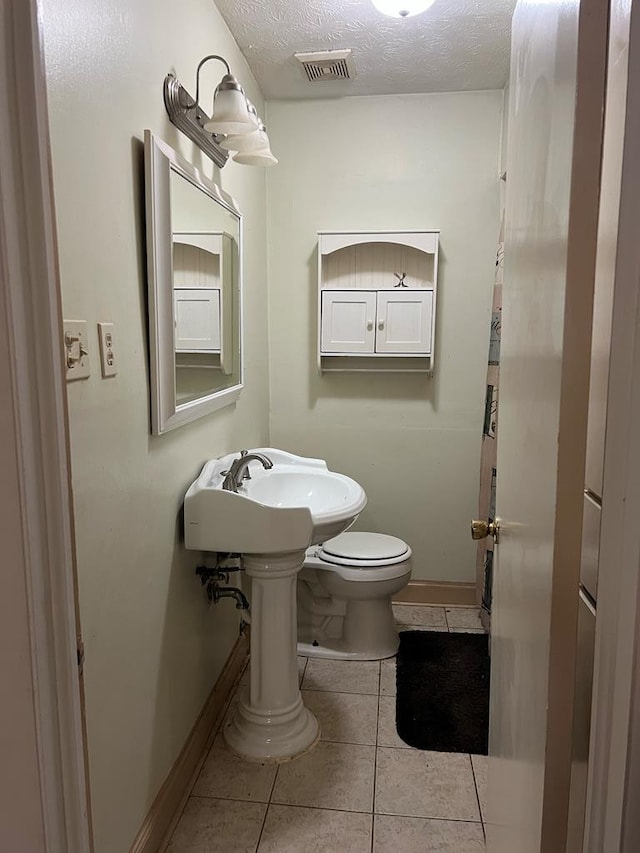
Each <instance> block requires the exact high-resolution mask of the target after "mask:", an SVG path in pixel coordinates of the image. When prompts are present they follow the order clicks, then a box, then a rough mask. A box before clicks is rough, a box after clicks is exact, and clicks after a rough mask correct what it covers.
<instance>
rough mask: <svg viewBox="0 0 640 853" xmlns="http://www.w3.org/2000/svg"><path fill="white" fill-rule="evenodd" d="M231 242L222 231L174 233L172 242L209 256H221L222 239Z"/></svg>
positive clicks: (228, 236) (229, 237) (227, 235)
mask: <svg viewBox="0 0 640 853" xmlns="http://www.w3.org/2000/svg"><path fill="white" fill-rule="evenodd" d="M225 238H226V239H227V240H231V236H230V235H229V234H226V233H225V232H224V231H174V232H173V242H174V243H180V244H182V245H183V246H194V247H195V248H196V249H201V250H202V251H203V252H209V254H210V255H221V254H222V253H223V249H222V245H223V241H224V239H225Z"/></svg>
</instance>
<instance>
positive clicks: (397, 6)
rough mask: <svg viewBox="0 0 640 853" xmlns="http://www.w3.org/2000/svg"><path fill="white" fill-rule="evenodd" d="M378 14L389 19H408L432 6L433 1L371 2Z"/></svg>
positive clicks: (378, 0)
mask: <svg viewBox="0 0 640 853" xmlns="http://www.w3.org/2000/svg"><path fill="white" fill-rule="evenodd" d="M371 2H372V3H373V5H374V6H375V7H376V9H377V10H378V12H382V14H383V15H389V17H391V18H410V17H412V15H420V14H421V13H422V12H426V10H427V9H428V8H429V7H430V6H433V4H434V2H435V0H371Z"/></svg>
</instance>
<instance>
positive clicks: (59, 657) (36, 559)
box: [0, 0, 92, 853]
mask: <svg viewBox="0 0 640 853" xmlns="http://www.w3.org/2000/svg"><path fill="white" fill-rule="evenodd" d="M40 2H42V0H28V2H23V0H7V2H5V3H4V4H3V6H2V10H1V11H0V55H1V56H3V60H2V70H3V74H2V75H1V76H0V110H1V112H2V116H3V121H2V122H0V325H1V326H2V327H3V328H2V335H3V336H5V341H6V344H7V347H6V348H7V350H8V357H7V358H6V359H4V360H3V361H2V364H0V378H1V379H2V385H3V387H4V388H5V389H7V391H8V393H7V395H6V396H7V397H8V399H3V401H2V405H3V407H6V408H7V409H8V411H9V417H8V419H5V420H4V421H3V423H4V424H5V425H6V424H11V425H12V427H13V429H11V427H5V429H4V430H3V432H4V434H2V435H0V469H1V470H3V471H6V472H10V474H11V473H15V477H13V476H11V475H10V476H7V477H5V476H3V477H1V478H0V503H1V505H2V506H3V507H5V508H8V509H10V510H11V511H13V512H15V514H16V516H17V517H18V518H19V519H20V524H19V525H17V526H16V529H14V530H10V531H9V536H8V541H6V542H5V543H4V544H3V549H6V551H5V553H9V554H10V555H11V560H12V562H11V572H12V573H13V576H14V577H18V578H19V577H20V575H21V576H22V581H21V583H17V584H16V588H17V587H20V590H21V595H22V599H21V600H22V603H23V604H25V608H24V614H25V615H24V616H20V617H16V619H18V618H19V620H20V621H19V622H16V625H19V627H20V630H21V631H22V630H23V632H24V635H25V637H26V643H25V648H26V653H25V654H24V656H23V658H22V661H21V667H20V671H21V672H23V673H24V672H25V670H26V678H27V681H28V683H29V690H28V691H25V692H21V691H20V690H18V689H16V687H15V684H7V683H6V682H5V683H4V684H1V683H0V690H2V696H3V700H2V702H3V709H2V714H3V718H4V715H5V714H6V717H7V719H8V720H9V721H10V722H11V721H12V722H13V724H15V721H16V720H18V721H19V720H20V719H21V716H20V712H21V709H24V710H25V711H26V709H29V714H30V715H31V718H32V719H33V723H32V725H31V729H32V731H31V736H32V740H33V742H34V743H35V752H34V756H35V757H34V761H33V775H32V778H33V780H34V782H33V798H34V800H33V802H34V805H33V809H34V810H36V809H39V819H40V820H41V823H42V835H43V837H44V849H46V850H47V851H48V853H87V851H90V850H91V849H92V841H91V830H90V812H89V794H88V774H87V770H86V753H85V738H84V720H83V702H82V684H81V675H80V667H79V661H78V648H79V620H78V615H77V594H76V592H77V590H76V574H75V552H74V537H73V507H72V496H71V476H70V464H69V433H68V416H67V407H66V392H65V377H64V363H63V353H62V349H63V348H62V309H61V291H60V281H59V275H58V258H57V244H56V231H55V215H54V203H53V189H52V171H51V161H50V145H49V130H48V112H47V98H46V83H45V70H44V56H43V43H42V32H41V30H40V22H41V15H40V14H39V11H40V9H39V3H40ZM16 484H17V488H16ZM12 604H13V602H12V601H8V602H7V606H8V607H10V606H12ZM15 606H16V613H18V612H19V611H18V609H17V608H18V607H19V606H20V602H19V601H18V595H17V594H16V601H15ZM25 623H28V624H25ZM14 628H15V625H14ZM3 632H5V633H3ZM7 635H8V636H7ZM0 640H1V641H2V643H3V644H4V643H11V642H12V640H13V641H14V642H15V633H14V636H13V637H12V636H11V635H9V628H8V627H7V626H0ZM16 654H17V652H16ZM29 668H30V672H29ZM4 678H7V675H6V673H4V674H3V679H4ZM23 719H26V717H24V718H23ZM2 773H3V774H6V775H5V777H4V779H2V782H3V783H4V784H8V783H9V781H10V777H11V773H12V768H11V766H6V765H5V767H4V768H3V769H2ZM36 803H37V806H36V805H35V804H36ZM25 830H26V827H25ZM10 831H13V833H14V838H16V837H19V833H20V823H19V819H18V818H15V819H14V822H13V826H12V830H10ZM25 837H26V836H25ZM0 846H1V845H0Z"/></svg>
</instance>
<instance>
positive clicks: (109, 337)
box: [98, 323, 118, 378]
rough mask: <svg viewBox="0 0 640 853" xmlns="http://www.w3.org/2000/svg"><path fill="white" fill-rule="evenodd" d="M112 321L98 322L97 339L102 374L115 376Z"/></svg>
mask: <svg viewBox="0 0 640 853" xmlns="http://www.w3.org/2000/svg"><path fill="white" fill-rule="evenodd" d="M113 329H114V324H113V323H98V339H99V341H100V365H101V367H102V376H103V378H106V377H107V376H115V375H116V373H117V372H118V368H117V366H116V355H115V338H114V331H113Z"/></svg>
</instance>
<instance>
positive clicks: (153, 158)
mask: <svg viewBox="0 0 640 853" xmlns="http://www.w3.org/2000/svg"><path fill="white" fill-rule="evenodd" d="M145 167H146V179H147V256H148V266H149V338H150V349H151V414H152V418H151V420H152V430H153V432H154V433H155V434H158V433H163V432H166V431H167V430H169V429H174V428H175V427H178V426H181V425H182V424H184V423H187V422H189V421H192V420H194V419H195V418H198V417H202V416H203V415H206V414H208V413H210V412H212V411H215V410H216V409H218V408H220V407H221V406H226V405H228V404H230V403H233V402H234V401H235V400H237V398H238V396H239V393H240V390H241V388H242V336H241V329H242V322H241V319H242V317H241V315H242V304H241V293H242V281H241V266H242V242H241V241H242V238H241V234H242V218H241V216H240V213H239V211H238V208H237V206H236V204H235V202H234V201H233V199H232V198H231V197H230V196H228V195H227V194H226V193H224V192H223V191H222V190H221V189H220V188H219V187H218V186H217V185H216V184H214V183H213V182H212V181H210V180H209V179H208V178H206V177H205V176H204V175H202V174H201V173H200V172H199V171H198V170H197V169H195V168H194V167H193V166H191V164H189V163H187V162H186V161H185V160H183V159H182V157H180V156H179V155H178V154H177V153H176V152H175V151H173V150H172V149H171V148H169V146H167V145H165V143H163V142H161V141H160V140H158V139H156V138H155V137H154V136H153V135H152V134H151V133H150V132H149V131H145Z"/></svg>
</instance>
